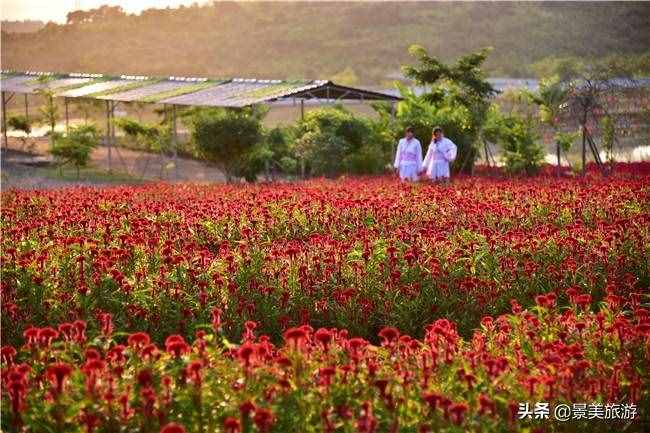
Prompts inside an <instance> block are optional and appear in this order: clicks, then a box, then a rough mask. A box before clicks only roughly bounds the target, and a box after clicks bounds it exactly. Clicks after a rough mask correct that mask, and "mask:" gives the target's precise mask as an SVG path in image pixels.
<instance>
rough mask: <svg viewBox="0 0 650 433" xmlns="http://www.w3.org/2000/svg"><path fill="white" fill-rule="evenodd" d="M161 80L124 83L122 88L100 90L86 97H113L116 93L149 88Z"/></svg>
mask: <svg viewBox="0 0 650 433" xmlns="http://www.w3.org/2000/svg"><path fill="white" fill-rule="evenodd" d="M160 81H162V80H160V79H152V80H142V81H136V82H133V83H126V84H124V85H122V86H117V87H113V88H111V89H106V90H101V91H99V92H94V93H91V94H89V95H86V96H87V97H89V98H99V97H102V96H109V95H114V94H116V93H122V92H128V91H129V90H133V89H139V88H140V87H144V86H149V85H151V84H156V83H158V82H160Z"/></svg>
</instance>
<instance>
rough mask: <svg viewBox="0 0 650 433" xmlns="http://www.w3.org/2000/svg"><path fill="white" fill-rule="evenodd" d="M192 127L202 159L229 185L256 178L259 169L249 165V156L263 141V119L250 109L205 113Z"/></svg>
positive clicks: (219, 110)
mask: <svg viewBox="0 0 650 433" xmlns="http://www.w3.org/2000/svg"><path fill="white" fill-rule="evenodd" d="M190 124H191V126H192V138H193V140H194V142H195V143H196V146H197V151H198V152H199V155H200V156H202V157H203V158H205V159H207V160H209V161H212V162H214V163H215V164H217V165H218V166H219V167H220V168H221V169H222V170H223V172H224V173H225V175H226V178H227V179H228V181H230V180H232V178H233V177H242V176H245V177H246V178H247V179H249V180H252V179H254V178H255V177H256V175H257V173H258V171H259V170H260V167H259V166H255V167H250V166H247V165H246V162H247V160H250V158H251V155H249V152H251V151H253V149H254V148H255V146H256V145H259V144H260V143H261V142H262V140H263V130H262V123H261V119H260V117H259V116H258V115H256V113H254V112H253V111H251V110H249V109H212V110H203V111H200V112H198V113H197V114H195V115H194V116H193V118H192V119H191V123H190Z"/></svg>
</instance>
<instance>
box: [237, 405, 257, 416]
mask: <svg viewBox="0 0 650 433" xmlns="http://www.w3.org/2000/svg"><path fill="white" fill-rule="evenodd" d="M254 410H255V405H254V404H253V402H252V401H250V400H247V401H245V402H243V403H242V404H240V405H239V413H240V414H241V417H242V419H246V418H247V417H248V415H249V414H250V413H251V412H252V411H254Z"/></svg>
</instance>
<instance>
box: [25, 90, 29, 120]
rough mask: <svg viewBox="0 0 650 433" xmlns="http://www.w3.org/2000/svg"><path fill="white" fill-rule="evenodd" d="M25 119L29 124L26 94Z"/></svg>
mask: <svg viewBox="0 0 650 433" xmlns="http://www.w3.org/2000/svg"><path fill="white" fill-rule="evenodd" d="M25 119H27V122H29V103H28V102H27V93H25Z"/></svg>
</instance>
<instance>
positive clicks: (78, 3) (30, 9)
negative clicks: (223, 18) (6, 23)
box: [0, 0, 206, 23]
mask: <svg viewBox="0 0 650 433" xmlns="http://www.w3.org/2000/svg"><path fill="white" fill-rule="evenodd" d="M205 2H206V1H205V0H0V17H1V18H2V19H3V20H10V21H14V20H41V21H45V22H47V21H54V22H57V23H64V22H65V20H66V18H65V17H66V15H67V13H68V12H70V11H73V10H76V9H93V8H96V7H98V6H101V5H105V4H107V5H110V6H122V9H124V10H125V11H126V12H127V13H139V12H141V11H142V10H143V9H149V8H152V7H155V8H166V7H167V6H170V7H178V6H180V5H181V4H184V5H186V6H189V5H191V4H192V3H199V4H201V3H205Z"/></svg>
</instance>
